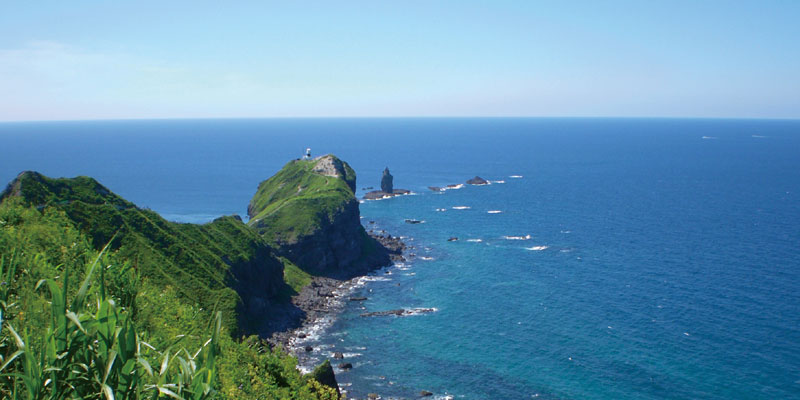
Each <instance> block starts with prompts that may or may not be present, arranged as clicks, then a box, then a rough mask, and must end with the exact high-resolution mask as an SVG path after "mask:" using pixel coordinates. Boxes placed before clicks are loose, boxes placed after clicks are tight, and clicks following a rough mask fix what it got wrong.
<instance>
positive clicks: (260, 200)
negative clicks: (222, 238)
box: [248, 155, 390, 276]
mask: <svg viewBox="0 0 800 400" xmlns="http://www.w3.org/2000/svg"><path fill="white" fill-rule="evenodd" d="M355 180H356V176H355V172H354V171H353V169H352V168H350V166H349V165H348V164H347V163H346V162H344V161H342V160H340V159H338V158H337V157H335V156H333V155H326V156H322V157H319V158H316V159H313V160H295V161H291V162H289V163H288V164H286V165H285V166H284V167H283V168H282V169H281V170H280V171H279V172H278V173H277V174H275V175H274V176H273V177H271V178H269V179H267V180H266V181H264V182H261V184H259V186H258V191H257V192H256V195H255V196H254V197H253V199H252V200H251V201H250V205H249V207H248V213H249V215H250V222H249V225H250V226H252V227H253V228H255V229H256V230H257V231H258V232H259V233H260V234H261V235H262V236H263V237H264V238H265V239H266V240H267V241H269V242H270V243H273V244H274V246H275V248H276V249H277V251H278V252H279V254H280V255H282V256H285V257H286V258H288V259H289V260H291V261H292V262H293V263H295V264H296V265H297V266H299V267H300V268H302V269H304V270H307V271H311V272H313V273H316V274H321V275H329V276H345V275H349V274H352V273H357V272H362V271H364V270H366V269H369V268H374V267H376V266H380V265H386V264H388V263H389V262H390V261H389V257H388V255H387V254H386V251H385V249H384V248H383V247H382V246H381V245H380V244H378V243H377V242H376V241H375V240H374V239H372V238H371V237H369V235H367V234H366V232H365V231H364V227H363V226H361V221H360V213H359V209H358V200H356V198H355V194H354V190H355Z"/></svg>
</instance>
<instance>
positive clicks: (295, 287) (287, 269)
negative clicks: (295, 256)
mask: <svg viewBox="0 0 800 400" xmlns="http://www.w3.org/2000/svg"><path fill="white" fill-rule="evenodd" d="M280 259H281V261H282V262H283V280H284V281H286V284H287V285H288V287H289V289H291V291H290V292H289V294H290V296H293V295H295V294H297V293H300V290H302V289H303V288H304V287H306V286H308V285H309V284H310V283H311V275H310V274H309V273H308V272H305V271H303V270H302V269H300V267H298V266H297V265H294V263H292V262H291V261H289V260H288V259H287V258H285V257H281V258H280Z"/></svg>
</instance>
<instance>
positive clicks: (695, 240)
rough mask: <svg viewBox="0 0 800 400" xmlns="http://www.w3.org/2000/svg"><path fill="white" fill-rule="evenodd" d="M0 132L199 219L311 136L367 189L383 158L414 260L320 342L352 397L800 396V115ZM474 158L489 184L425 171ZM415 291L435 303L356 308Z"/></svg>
mask: <svg viewBox="0 0 800 400" xmlns="http://www.w3.org/2000/svg"><path fill="white" fill-rule="evenodd" d="M0 143H2V148H3V149H4V151H3V158H2V159H0V178H2V180H3V181H9V180H11V179H12V178H13V177H14V176H15V175H16V174H17V173H18V172H19V171H21V170H25V169H35V170H39V171H40V172H43V173H45V174H47V175H51V176H73V175H77V174H87V175H92V176H95V177H97V178H98V179H99V180H100V181H101V182H102V183H103V184H105V185H106V186H108V187H109V188H110V189H111V190H113V191H115V192H117V193H119V194H121V195H122V196H125V197H126V198H128V199H130V200H132V201H134V202H136V203H137V204H139V205H141V206H146V207H150V208H152V209H154V210H156V211H158V212H160V213H162V215H165V216H166V217H167V218H170V219H173V220H179V221H189V222H203V221H208V220H210V219H212V218H214V217H215V216H217V215H220V214H230V213H239V214H242V215H243V214H245V210H246V206H247V202H248V201H249V199H250V197H251V196H252V194H253V193H254V191H255V188H256V186H257V184H258V182H260V181H261V180H263V179H265V178H267V177H269V176H270V175H271V174H272V173H274V172H275V171H277V170H278V169H279V168H280V167H281V166H282V165H283V164H284V163H285V162H286V161H287V160H288V159H291V158H295V157H297V156H299V155H300V154H301V152H302V151H303V150H304V149H305V147H311V148H312V151H313V152H314V153H327V152H333V153H335V154H337V155H339V156H340V157H342V158H343V159H345V160H346V161H348V162H350V163H351V165H352V166H353V167H354V168H355V170H356V172H357V173H358V176H359V180H358V186H359V188H362V187H366V186H377V185H378V183H379V179H380V173H381V171H382V170H383V168H384V167H386V166H388V167H389V168H390V169H391V171H392V174H393V175H394V176H395V186H396V187H401V188H407V189H411V190H413V191H414V192H416V193H417V195H413V196H405V197H399V198H394V199H390V200H384V201H376V202H366V203H364V204H362V206H361V212H362V216H364V223H365V225H366V226H367V227H368V228H371V229H385V230H386V231H387V232H389V233H392V234H396V235H402V236H405V237H407V242H408V243H409V244H412V245H414V246H415V249H413V250H412V251H413V252H414V253H416V254H417V256H418V257H416V258H415V259H414V260H412V261H410V262H408V263H406V264H404V265H401V266H395V267H392V268H389V269H388V272H389V273H390V274H387V273H386V272H387V271H379V272H378V273H377V274H376V278H375V279H373V281H371V282H368V283H367V284H366V285H365V286H364V287H362V288H359V289H357V291H356V292H355V293H354V295H363V296H366V297H368V298H369V299H368V300H367V301H365V302H364V303H363V307H364V309H361V308H360V307H362V305H361V304H359V303H356V302H350V303H348V304H347V308H346V309H345V311H344V312H343V314H342V315H341V317H340V318H339V319H338V320H337V321H336V322H335V323H334V324H333V325H332V326H331V327H330V328H329V329H328V330H327V331H326V332H325V334H323V335H322V336H321V337H320V338H319V340H318V341H316V342H314V343H313V344H314V346H315V347H316V348H318V349H323V351H324V352H329V351H343V352H345V353H347V355H348V356H351V358H350V359H349V360H347V361H350V362H352V363H353V364H354V366H355V367H354V368H353V369H352V370H351V371H348V372H340V373H339V374H338V378H339V380H340V383H344V384H345V385H348V384H352V386H351V387H349V388H350V389H351V394H353V395H356V396H364V395H366V393H369V392H376V393H380V394H382V395H384V396H404V397H414V396H415V395H416V394H417V393H419V391H420V390H422V389H425V390H430V391H432V392H434V393H436V394H437V395H444V394H452V395H454V396H456V397H457V398H462V397H463V398H469V399H475V398H501V399H516V398H532V397H538V398H545V399H549V398H589V399H593V398H594V399H642V398H644V399H647V398H652V399H656V398H718V399H730V398H736V399H752V398H763V399H773V398H800V261H798V253H800V198H798V193H800V121H759V120H646V119H644V120H636V119H631V120H614V119H377V120H348V119H343V120H342V119H337V120H324V119H323V120H209V121H120V122H91V123H90V122H82V123H77V122H76V123H28V124H0ZM7 149H14V150H13V151H9V150H7ZM474 175H480V176H482V177H484V178H486V179H489V180H492V181H496V182H495V183H493V184H492V185H488V186H481V187H474V186H467V187H464V188H463V189H460V190H451V191H447V192H445V193H444V194H436V193H433V192H430V191H429V190H427V186H442V185H446V184H449V183H461V182H463V181H465V180H466V179H468V178H470V177H472V176H474ZM512 175H519V176H522V178H511V176H512ZM497 181H504V183H500V182H497ZM459 206H464V207H470V208H468V209H460V210H459V209H454V208H453V207H459ZM437 209H445V210H446V211H437ZM490 210H497V211H501V213H494V214H490V213H488V212H487V211H490ZM406 218H415V219H420V220H424V221H425V222H424V223H422V224H416V225H411V224H406V223H404V222H403V221H404V219H406ZM369 221H375V223H374V224H370V223H369ZM527 235H530V238H529V239H526V240H514V239H508V238H506V237H509V236H518V237H522V238H527ZM453 236H456V237H458V238H459V240H458V241H453V242H450V241H447V239H448V238H450V237H453ZM467 239H473V240H477V239H480V240H481V241H480V242H478V241H468V240H467ZM423 256H424V257H426V258H430V259H429V260H424V259H422V257H423ZM414 307H434V308H436V309H437V311H436V312H434V313H431V314H426V315H417V316H409V317H372V318H363V317H360V316H359V315H360V314H361V313H363V312H365V310H366V311H381V310H388V309H395V308H414ZM318 351H319V350H318Z"/></svg>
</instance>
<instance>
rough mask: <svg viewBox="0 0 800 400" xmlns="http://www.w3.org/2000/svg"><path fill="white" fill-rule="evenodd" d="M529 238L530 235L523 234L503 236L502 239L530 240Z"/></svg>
mask: <svg viewBox="0 0 800 400" xmlns="http://www.w3.org/2000/svg"><path fill="white" fill-rule="evenodd" d="M530 238H531V235H525V236H503V239H506V240H530Z"/></svg>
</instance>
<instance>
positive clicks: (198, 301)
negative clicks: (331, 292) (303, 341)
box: [0, 173, 337, 399]
mask: <svg viewBox="0 0 800 400" xmlns="http://www.w3.org/2000/svg"><path fill="white" fill-rule="evenodd" d="M0 200H1V201H2V203H0V321H1V322H0V397H1V398H27V399H45V398H47V399H50V398H59V399H60V398H106V399H109V398H114V397H116V398H145V397H149V398H185V399H199V398H230V399H240V398H241V399H278V398H280V399H284V398H286V399H334V398H337V394H336V390H335V389H332V388H330V387H328V386H325V385H322V384H320V383H319V382H317V381H316V380H314V379H313V378H310V377H304V376H302V375H301V374H300V373H299V372H298V371H297V369H296V368H295V365H296V360H295V359H294V358H292V357H290V356H288V355H286V354H285V353H283V352H281V351H280V350H277V349H269V347H268V346H266V345H265V344H264V343H262V342H261V340H260V339H258V338H257V337H255V336H250V337H247V338H243V339H241V340H239V339H236V338H237V337H239V335H241V334H242V333H245V332H246V331H247V329H245V328H243V326H244V325H243V324H241V321H239V318H238V315H239V313H240V312H242V311H241V310H242V309H243V307H242V305H246V303H247V301H248V299H249V298H250V296H255V295H256V294H261V295H263V294H262V292H267V293H269V294H270V295H271V296H274V297H275V298H277V296H278V295H280V293H282V292H284V291H285V290H287V288H289V287H290V286H288V285H286V284H285V283H284V281H283V274H284V272H283V269H282V263H281V261H280V260H278V259H277V258H276V257H274V256H273V254H272V250H271V249H270V248H269V246H267V245H266V243H265V242H264V241H263V239H262V238H261V237H260V236H259V235H258V234H257V233H256V232H254V231H253V230H252V229H251V228H249V227H247V226H246V225H245V224H243V223H242V222H241V221H240V220H239V219H238V218H234V217H223V218H220V219H218V220H215V221H214V222H212V223H209V224H205V225H192V224H177V223H172V222H168V221H166V220H164V219H163V218H161V217H160V216H159V215H158V214H156V213H154V212H152V211H149V210H145V209H139V208H137V207H136V206H135V205H133V204H132V203H130V202H127V201H125V200H124V199H122V198H120V197H119V196H116V195H114V194H113V193H111V192H110V191H109V190H108V189H106V188H105V187H103V186H102V185H100V184H99V183H97V182H96V181H95V180H93V179H91V178H86V177H81V178H75V179H50V178H46V177H44V176H42V175H39V174H36V173H24V174H21V175H20V177H18V179H17V180H15V181H14V182H13V183H12V185H10V186H9V189H7V191H6V192H4V193H3V195H2V197H1V198H0ZM253 276H258V277H261V279H263V280H262V281H259V282H256V284H257V285H255V286H252V285H253V279H251V277H253ZM286 278H287V280H288V281H290V282H291V283H292V286H294V287H302V285H303V284H304V282H306V280H307V279H308V276H307V275H304V274H303V273H302V271H299V269H296V270H292V269H291V268H290V271H289V272H288V273H287V275H286ZM266 284H269V285H270V286H269V287H264V285H266ZM249 285H250V286H249ZM242 319H244V318H242ZM112 395H113V397H112Z"/></svg>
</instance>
